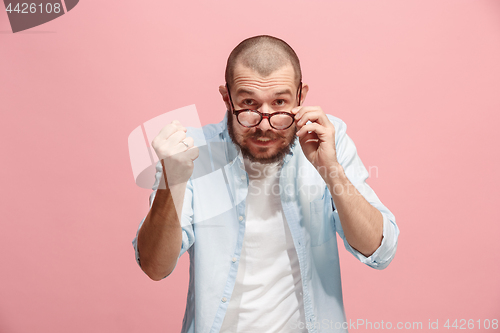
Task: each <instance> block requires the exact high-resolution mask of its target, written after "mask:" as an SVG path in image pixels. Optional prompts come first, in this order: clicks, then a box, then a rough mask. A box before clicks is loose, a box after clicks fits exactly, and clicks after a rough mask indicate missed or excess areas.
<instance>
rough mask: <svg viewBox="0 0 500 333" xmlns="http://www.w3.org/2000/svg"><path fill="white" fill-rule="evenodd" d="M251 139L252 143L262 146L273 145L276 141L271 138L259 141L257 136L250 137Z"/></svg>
mask: <svg viewBox="0 0 500 333" xmlns="http://www.w3.org/2000/svg"><path fill="white" fill-rule="evenodd" d="M250 141H251V142H252V144H254V145H257V146H262V147H268V146H272V145H274V144H275V143H276V139H270V140H268V141H259V140H257V139H255V138H250Z"/></svg>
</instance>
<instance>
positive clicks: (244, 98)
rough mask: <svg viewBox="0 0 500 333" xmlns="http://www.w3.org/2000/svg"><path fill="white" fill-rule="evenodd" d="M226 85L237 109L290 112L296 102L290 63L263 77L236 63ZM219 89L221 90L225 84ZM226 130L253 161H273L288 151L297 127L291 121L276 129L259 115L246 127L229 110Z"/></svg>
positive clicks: (223, 89) (295, 89)
mask: <svg viewBox="0 0 500 333" xmlns="http://www.w3.org/2000/svg"><path fill="white" fill-rule="evenodd" d="M229 88H230V91H231V98H232V101H233V104H234V107H235V109H236V110H241V109H252V110H258V111H260V112H262V113H270V114H271V113H274V112H277V110H284V109H286V110H287V112H290V111H291V109H292V108H294V107H296V106H297V105H298V98H297V88H298V87H297V84H296V83H295V73H294V70H293V67H292V66H291V65H288V66H284V67H282V68H281V69H278V70H276V71H274V72H273V73H272V74H271V75H269V76H267V77H263V76H261V75H259V74H258V73H256V72H254V71H253V70H252V69H250V68H248V67H245V66H243V65H241V64H237V65H236V67H235V70H234V80H233V83H232V84H231V86H230V87H229ZM221 89H222V90H221V94H223V91H225V88H224V87H221ZM223 97H224V94H223ZM224 100H225V101H226V99H224ZM227 104H228V103H227V102H226V105H227ZM228 110H230V108H229V106H228ZM231 111H232V110H231ZM228 131H229V135H230V137H231V139H232V140H233V143H234V144H236V145H237V146H238V147H240V149H241V152H242V154H243V156H244V157H246V158H249V159H250V160H251V161H252V162H260V163H274V162H279V161H281V160H282V159H283V158H284V157H285V156H286V155H287V154H288V153H289V152H290V150H291V148H292V147H293V143H294V141H295V133H296V132H297V128H296V125H295V123H294V124H292V126H291V127H289V128H287V129H285V130H276V129H274V128H272V127H271V126H270V124H269V120H268V119H267V118H264V119H262V121H261V122H260V124H259V125H257V126H255V127H252V128H247V127H244V126H242V125H240V124H239V123H238V120H237V119H236V116H235V115H234V114H232V112H231V114H229V115H228Z"/></svg>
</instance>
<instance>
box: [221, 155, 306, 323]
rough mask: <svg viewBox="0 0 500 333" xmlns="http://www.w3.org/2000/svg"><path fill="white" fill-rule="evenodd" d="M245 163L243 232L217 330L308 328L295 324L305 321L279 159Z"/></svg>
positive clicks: (296, 259)
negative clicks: (230, 290)
mask: <svg viewBox="0 0 500 333" xmlns="http://www.w3.org/2000/svg"><path fill="white" fill-rule="evenodd" d="M245 168H246V171H247V173H248V176H249V186H248V197H247V204H246V217H247V218H246V225H245V237H244V239H243V248H242V252H241V256H240V263H239V266H238V274H237V277H236V283H235V286H234V290H233V293H232V295H231V299H230V301H229V305H228V309H227V312H226V316H225V318H224V322H223V324H222V328H221V330H220V332H223V333H229V332H230V333H243V332H245V333H247V332H259V333H263V332H265V333H273V332H280V333H281V332H287V333H291V332H293V333H298V332H301V333H302V332H307V330H306V329H305V328H304V325H298V323H305V316H304V306H303V297H302V282H301V278H300V270H299V262H298V258H297V252H296V251H295V246H294V244H293V240H292V236H291V234H290V230H289V228H288V224H287V222H286V220H285V216H284V214H283V208H282V206H281V199H280V189H279V173H278V171H279V165H278V164H260V163H252V162H249V161H248V160H246V159H245ZM297 327H302V329H298V328H297Z"/></svg>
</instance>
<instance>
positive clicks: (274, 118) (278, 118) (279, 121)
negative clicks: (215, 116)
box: [238, 111, 293, 129]
mask: <svg viewBox="0 0 500 333" xmlns="http://www.w3.org/2000/svg"><path fill="white" fill-rule="evenodd" d="M261 119H262V118H261V115H260V114H259V113H258V112H256V111H245V112H241V113H240V114H238V121H239V122H240V124H242V125H243V126H247V127H252V126H256V125H257V124H259V123H260V121H261ZM269 123H270V124H271V126H272V127H274V128H276V129H285V128H287V127H289V126H290V125H291V124H292V123H293V117H292V116H291V115H289V114H272V115H271V116H269Z"/></svg>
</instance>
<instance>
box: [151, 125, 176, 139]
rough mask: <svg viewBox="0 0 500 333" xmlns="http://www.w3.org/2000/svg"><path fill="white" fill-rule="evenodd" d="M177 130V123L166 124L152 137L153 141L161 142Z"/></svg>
mask: <svg viewBox="0 0 500 333" xmlns="http://www.w3.org/2000/svg"><path fill="white" fill-rule="evenodd" d="M175 132H177V125H175V124H168V125H167V126H165V127H163V128H162V129H161V130H160V133H158V135H157V136H156V137H155V138H154V140H153V141H156V142H161V141H163V140H165V139H168V137H170V136H171V135H172V134H173V133H175Z"/></svg>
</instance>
